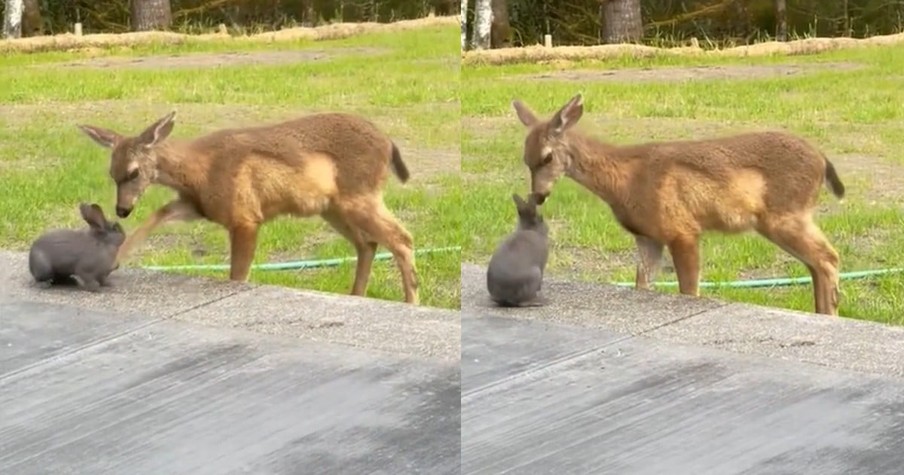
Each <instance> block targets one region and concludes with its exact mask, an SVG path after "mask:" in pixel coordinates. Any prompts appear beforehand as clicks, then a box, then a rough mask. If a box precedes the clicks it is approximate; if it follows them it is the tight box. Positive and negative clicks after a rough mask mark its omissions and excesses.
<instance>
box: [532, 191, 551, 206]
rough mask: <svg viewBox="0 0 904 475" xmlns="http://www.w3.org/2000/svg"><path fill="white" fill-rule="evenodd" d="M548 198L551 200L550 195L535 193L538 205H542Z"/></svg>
mask: <svg viewBox="0 0 904 475" xmlns="http://www.w3.org/2000/svg"><path fill="white" fill-rule="evenodd" d="M546 198H549V193H534V199H535V200H536V202H537V204H538V205H542V204H543V202H544V201H546Z"/></svg>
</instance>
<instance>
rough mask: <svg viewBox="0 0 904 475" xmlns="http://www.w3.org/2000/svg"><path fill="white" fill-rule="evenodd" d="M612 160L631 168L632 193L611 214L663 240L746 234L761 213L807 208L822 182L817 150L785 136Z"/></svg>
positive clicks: (633, 151)
mask: <svg viewBox="0 0 904 475" xmlns="http://www.w3.org/2000/svg"><path fill="white" fill-rule="evenodd" d="M617 155H618V157H616V159H619V160H623V161H624V163H629V164H630V165H629V170H630V173H629V176H630V178H629V181H630V182H631V183H632V185H631V188H632V189H633V190H635V191H634V192H633V196H626V197H625V200H626V202H625V203H616V204H615V205H614V206H613V209H614V210H615V211H616V214H617V215H619V214H620V215H621V216H622V217H623V218H626V220H627V221H626V222H629V223H630V224H631V225H632V226H633V227H635V228H637V227H640V228H647V227H649V229H655V230H658V232H660V233H664V234H665V235H667V236H665V237H666V238H669V237H673V236H674V234H675V233H679V232H681V229H696V230H703V229H714V230H720V231H724V232H740V231H746V230H749V229H751V228H753V227H755V226H756V224H757V221H758V220H759V219H760V218H761V217H762V216H763V214H764V213H773V214H781V213H792V212H797V211H799V210H801V209H804V208H808V207H812V206H813V204H814V203H815V201H816V199H817V197H818V193H819V190H820V188H821V186H822V184H823V182H824V179H825V158H824V156H823V155H822V153H821V152H820V151H819V150H817V149H816V148H815V147H813V146H812V145H811V144H809V143H808V142H807V141H805V140H804V139H802V138H799V137H797V136H795V135H793V134H789V133H785V132H754V133H745V134H738V135H734V136H727V137H717V138H711V139H703V140H685V141H672V142H658V143H649V144H642V145H635V146H629V147H621V148H619V149H618V151H617ZM641 190H642V191H641ZM628 203H630V206H628ZM629 208H633V209H634V210H635V213H633V214H632V213H630V212H629V211H628V210H629ZM645 223H649V224H650V225H651V226H647V225H646V224H645ZM670 226H673V227H674V229H669V227H670Z"/></svg>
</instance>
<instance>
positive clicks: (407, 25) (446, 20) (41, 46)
mask: <svg viewBox="0 0 904 475" xmlns="http://www.w3.org/2000/svg"><path fill="white" fill-rule="evenodd" d="M453 24H455V25H457V24H459V17H458V16H457V15H455V16H441V17H427V18H419V19H416V20H403V21H397V22H394V23H334V24H331V25H323V26H318V27H315V28H288V29H285V30H279V31H273V32H266V33H260V34H256V35H250V36H231V35H229V34H228V33H224V32H218V33H208V34H203V35H185V34H180V33H172V32H164V31H142V32H133V33H122V34H109V33H103V34H91V35H83V36H75V35H74V34H71V33H65V34H62V35H54V36H38V37H33V38H19V39H11V40H2V41H0V53H5V52H20V53H32V52H39V51H68V50H73V49H84V48H109V47H116V46H135V45H139V44H150V43H158V44H182V43H186V42H190V41H194V42H204V41H226V42H228V41H235V42H254V43H261V42H263V43H273V42H279V41H297V40H300V39H308V40H312V41H322V40H331V39H340V38H348V37H351V36H357V35H361V34H365V33H383V32H387V33H389V32H397V31H405V30H415V29H419V28H425V27H433V26H445V25H450V26H451V25H453Z"/></svg>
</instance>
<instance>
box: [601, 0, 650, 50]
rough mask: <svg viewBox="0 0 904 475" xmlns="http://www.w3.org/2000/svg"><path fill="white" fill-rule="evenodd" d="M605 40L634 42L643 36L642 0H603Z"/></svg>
mask: <svg viewBox="0 0 904 475" xmlns="http://www.w3.org/2000/svg"><path fill="white" fill-rule="evenodd" d="M602 2H603V3H604V8H603V42H605V43H609V44H615V43H634V42H637V41H640V39H641V38H642V37H643V21H642V19H641V17H640V0H602Z"/></svg>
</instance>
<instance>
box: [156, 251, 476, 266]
mask: <svg viewBox="0 0 904 475" xmlns="http://www.w3.org/2000/svg"><path fill="white" fill-rule="evenodd" d="M460 250H461V247H460V246H451V247H440V248H434V249H417V250H415V251H414V254H415V255H418V254H433V253H438V252H449V251H460ZM390 258H392V254H391V253H388V252H379V253H377V255H376V256H374V260H386V259H390ZM355 260H357V257H337V258H333V259H319V260H304V261H290V262H268V263H265V264H256V265H252V266H251V268H252V269H254V270H297V269H316V268H320V267H336V266H338V265H340V264H343V263H345V262H354V261H355ZM142 268H143V269H148V270H229V264H194V265H178V266H142Z"/></svg>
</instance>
